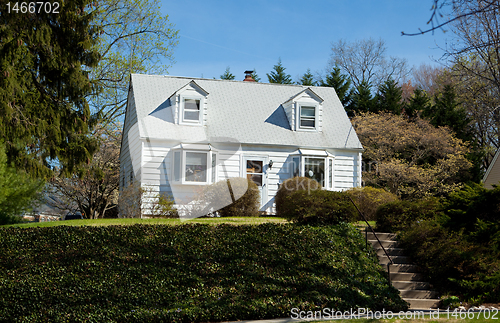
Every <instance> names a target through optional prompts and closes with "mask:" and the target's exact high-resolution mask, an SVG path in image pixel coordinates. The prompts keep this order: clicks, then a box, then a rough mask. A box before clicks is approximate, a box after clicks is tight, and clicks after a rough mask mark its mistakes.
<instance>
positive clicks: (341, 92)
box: [320, 66, 353, 107]
mask: <svg viewBox="0 0 500 323" xmlns="http://www.w3.org/2000/svg"><path fill="white" fill-rule="evenodd" d="M351 83H352V82H351V80H350V79H349V77H348V76H347V75H344V74H342V73H341V72H340V67H338V66H335V67H333V68H332V70H331V71H330V74H328V75H327V76H326V78H325V80H321V81H320V86H329V87H333V88H334V89H335V92H337V95H338V97H339V99H340V102H342V105H343V106H344V107H347V106H349V103H350V102H351V100H352V95H353V93H352V89H351Z"/></svg>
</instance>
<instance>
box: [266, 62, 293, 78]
mask: <svg viewBox="0 0 500 323" xmlns="http://www.w3.org/2000/svg"><path fill="white" fill-rule="evenodd" d="M273 69H274V71H271V74H267V78H268V79H269V83H279V84H292V77H291V76H290V74H286V73H285V70H286V68H285V67H283V65H281V58H280V59H278V64H276V65H274V67H273Z"/></svg>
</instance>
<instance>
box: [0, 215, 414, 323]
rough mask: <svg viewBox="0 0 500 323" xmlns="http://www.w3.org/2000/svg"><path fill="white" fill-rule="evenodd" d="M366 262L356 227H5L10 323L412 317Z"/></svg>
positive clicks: (4, 285) (1, 277) (4, 309)
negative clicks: (357, 312)
mask: <svg viewBox="0 0 500 323" xmlns="http://www.w3.org/2000/svg"><path fill="white" fill-rule="evenodd" d="M361 254H366V249H365V241H364V240H363V237H362V236H361V235H360V234H359V232H357V230H356V229H355V228H353V227H352V226H350V225H338V226H323V227H313V226H298V225H281V224H263V225H241V226H234V225H228V224H221V225H206V224H205V225H201V224H186V225H178V226H171V225H130V226H128V225H127V226H96V227H94V226H80V227H78V226H76V227H75V226H58V227H48V228H26V229H24V228H23V229H21V228H0V255H2V256H1V257H0V268H2V270H0V290H1V295H2V296H1V297H0V321H1V322H221V321H237V320H240V321H247V320H257V319H272V318H280V317H285V316H290V310H291V307H292V306H293V307H296V308H298V309H299V310H301V311H302V310H304V311H309V310H314V309H315V308H318V307H322V308H333V309H335V310H341V311H349V309H351V308H359V307H363V308H370V309H371V310H372V311H381V310H382V309H385V310H386V311H387V310H390V311H393V312H394V311H400V310H406V308H407V306H406V304H405V302H404V301H403V300H402V299H401V298H400V295H399V292H398V291H397V290H396V289H395V288H394V287H393V286H391V285H390V284H389V283H388V281H387V276H386V275H385V274H384V273H383V272H382V271H381V270H380V268H379V265H378V264H377V263H376V261H375V260H374V259H373V258H374V257H366V256H362V257H361V256H360V255H361ZM316 304H317V305H316ZM316 306H318V307H316ZM332 315H333V312H332Z"/></svg>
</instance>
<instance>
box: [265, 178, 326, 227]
mask: <svg viewBox="0 0 500 323" xmlns="http://www.w3.org/2000/svg"><path fill="white" fill-rule="evenodd" d="M301 190H302V191H306V192H312V191H316V190H321V185H320V184H319V183H318V182H316V181H315V180H314V179H310V178H309V177H293V178H289V179H287V180H286V181H284V182H283V183H281V185H280V188H279V190H278V192H277V193H276V197H275V198H274V203H276V215H277V216H280V217H285V216H286V212H287V210H285V207H284V206H283V205H284V203H286V201H285V198H286V197H287V196H289V195H291V194H292V193H294V192H296V191H301Z"/></svg>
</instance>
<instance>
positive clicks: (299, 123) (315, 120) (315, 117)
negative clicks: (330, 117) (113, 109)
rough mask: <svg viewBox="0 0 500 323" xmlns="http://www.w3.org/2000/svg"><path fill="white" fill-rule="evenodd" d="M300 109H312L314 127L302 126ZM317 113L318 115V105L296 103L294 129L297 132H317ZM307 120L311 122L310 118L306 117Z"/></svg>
mask: <svg viewBox="0 0 500 323" xmlns="http://www.w3.org/2000/svg"><path fill="white" fill-rule="evenodd" d="M302 107H306V108H314V127H308V126H302V125H301V123H302ZM318 113H319V104H317V103H306V102H302V103H301V102H298V103H297V127H296V129H297V130H299V131H317V130H318V121H319V118H318ZM307 118H308V120H311V119H312V118H311V117H307Z"/></svg>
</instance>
